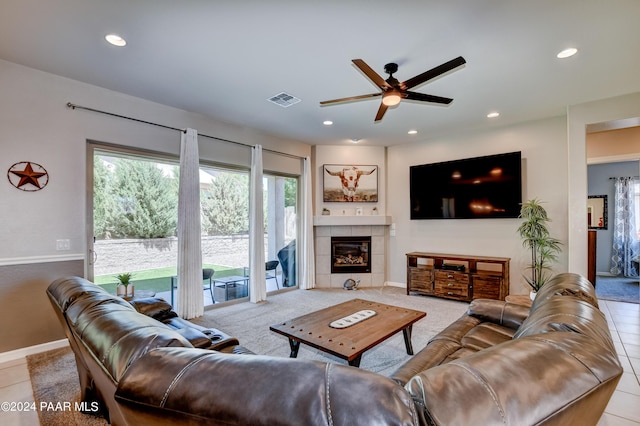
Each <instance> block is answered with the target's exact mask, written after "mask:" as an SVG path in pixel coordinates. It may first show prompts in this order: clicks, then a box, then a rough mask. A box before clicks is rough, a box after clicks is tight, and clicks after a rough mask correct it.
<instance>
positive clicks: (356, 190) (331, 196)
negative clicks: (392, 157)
mask: <svg viewBox="0 0 640 426" xmlns="http://www.w3.org/2000/svg"><path fill="white" fill-rule="evenodd" d="M322 170H323V173H322V177H323V179H322V182H323V187H322V201H324V202H365V203H376V202H378V166H356V165H340V164H325V165H324V166H322Z"/></svg>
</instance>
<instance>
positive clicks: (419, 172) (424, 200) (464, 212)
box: [409, 151, 522, 219]
mask: <svg viewBox="0 0 640 426" xmlns="http://www.w3.org/2000/svg"><path fill="white" fill-rule="evenodd" d="M520 157H521V155H520V152H519V151H518V152H510V153H507V154H498V155H489V156H486V157H475V158H467V159H464V160H455V161H446V162H442V163H433V164H422V165H419V166H411V167H410V169H409V174H410V198H411V219H483V218H517V217H518V215H519V214H520V203H522V175H521V173H522V172H521V171H522V166H521V158H520Z"/></svg>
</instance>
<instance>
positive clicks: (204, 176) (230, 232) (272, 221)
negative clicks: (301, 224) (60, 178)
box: [87, 144, 299, 306]
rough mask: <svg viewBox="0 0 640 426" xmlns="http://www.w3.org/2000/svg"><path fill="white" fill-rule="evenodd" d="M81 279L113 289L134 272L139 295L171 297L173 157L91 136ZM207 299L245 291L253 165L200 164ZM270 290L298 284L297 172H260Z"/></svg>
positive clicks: (238, 296)
mask: <svg viewBox="0 0 640 426" xmlns="http://www.w3.org/2000/svg"><path fill="white" fill-rule="evenodd" d="M87 163H88V171H89V172H88V188H92V192H91V193H90V194H88V195H89V196H88V197H87V200H88V201H87V205H88V208H87V217H88V220H87V223H88V234H87V236H88V238H87V245H88V249H89V258H88V262H87V277H88V278H89V279H91V280H93V281H94V282H96V283H97V284H99V285H102V286H104V288H105V289H107V290H108V291H109V292H111V293H116V287H117V284H118V280H117V278H116V275H118V274H121V273H126V272H129V273H132V274H133V278H132V282H133V285H134V289H135V292H136V295H142V296H149V295H155V296H157V297H162V298H164V299H165V300H167V301H168V302H170V303H172V304H173V305H174V306H175V303H176V300H177V295H178V292H177V287H178V286H179V283H178V282H177V270H176V265H177V244H178V241H177V238H176V227H177V206H178V180H179V175H180V173H179V163H178V159H177V158H172V157H170V156H163V155H161V154H153V153H148V152H139V151H135V150H131V149H128V148H120V147H114V146H106V145H101V144H89V150H88V158H87ZM200 189H201V193H200V201H201V230H202V263H203V294H204V301H205V306H207V305H213V304H219V303H225V302H230V301H234V300H237V299H246V300H248V297H249V285H248V270H249V268H248V267H249V253H250V250H249V170H246V169H242V168H233V167H227V166H224V165H207V164H204V165H202V166H201V167H200ZM263 194H264V220H265V223H264V227H265V238H264V250H265V260H266V261H267V262H266V263H265V270H266V278H267V279H266V283H265V285H266V287H267V292H268V293H269V292H274V291H280V290H282V289H285V288H290V287H296V286H297V279H296V274H297V270H296V248H295V243H296V236H297V232H298V214H297V213H298V198H299V191H298V176H285V175H278V174H274V173H265V174H264V178H263Z"/></svg>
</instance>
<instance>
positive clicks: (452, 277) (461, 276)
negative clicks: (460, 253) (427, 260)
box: [435, 270, 469, 285]
mask: <svg viewBox="0 0 640 426" xmlns="http://www.w3.org/2000/svg"><path fill="white" fill-rule="evenodd" d="M435 278H436V281H442V282H457V283H461V284H465V285H467V284H469V274H465V273H464V272H455V271H443V270H439V271H435Z"/></svg>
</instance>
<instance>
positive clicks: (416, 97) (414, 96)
mask: <svg viewBox="0 0 640 426" xmlns="http://www.w3.org/2000/svg"><path fill="white" fill-rule="evenodd" d="M403 97H404V98H405V99H409V100H412V101H422V102H432V103H434V104H446V105H449V104H450V103H451V102H453V99H451V98H443V97H441V96H434V95H427V94H425V93H418V92H408V91H405V92H404V94H403Z"/></svg>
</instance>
